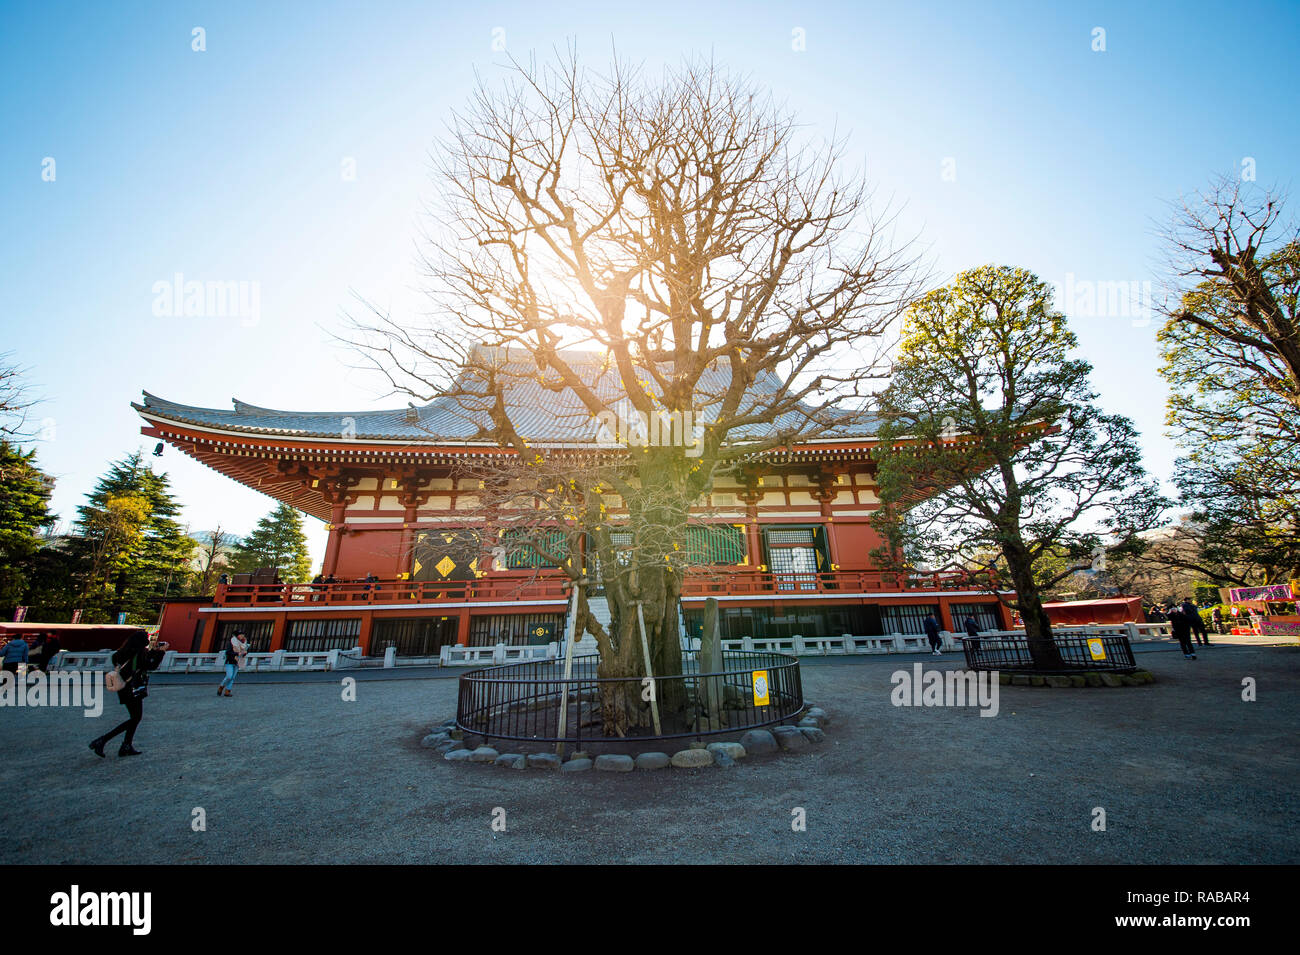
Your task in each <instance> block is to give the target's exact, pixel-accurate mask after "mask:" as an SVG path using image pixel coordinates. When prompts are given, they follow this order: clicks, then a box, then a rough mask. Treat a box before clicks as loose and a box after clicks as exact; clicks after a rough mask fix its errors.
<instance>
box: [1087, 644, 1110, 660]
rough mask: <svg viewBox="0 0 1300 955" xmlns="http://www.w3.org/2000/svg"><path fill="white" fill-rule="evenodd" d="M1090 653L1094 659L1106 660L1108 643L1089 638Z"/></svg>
mask: <svg viewBox="0 0 1300 955" xmlns="http://www.w3.org/2000/svg"><path fill="white" fill-rule="evenodd" d="M1088 653H1090V654H1091V655H1092V658H1093V659H1094V660H1104V659H1106V645H1105V644H1104V643H1102V642H1101V641H1100V640H1089V641H1088Z"/></svg>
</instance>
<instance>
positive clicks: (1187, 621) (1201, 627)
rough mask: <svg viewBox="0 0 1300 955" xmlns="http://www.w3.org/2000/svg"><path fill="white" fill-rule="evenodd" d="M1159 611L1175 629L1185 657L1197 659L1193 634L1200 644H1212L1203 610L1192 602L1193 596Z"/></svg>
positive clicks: (1175, 637)
mask: <svg viewBox="0 0 1300 955" xmlns="http://www.w3.org/2000/svg"><path fill="white" fill-rule="evenodd" d="M1159 611H1160V613H1161V615H1163V616H1164V618H1165V620H1167V621H1168V622H1169V629H1170V630H1172V631H1173V634H1174V639H1175V640H1177V641H1178V646H1179V647H1181V648H1182V651H1183V658H1184V659H1186V660H1195V659H1196V647H1195V646H1194V645H1193V644H1192V636H1193V635H1195V637H1196V643H1197V644H1199V645H1200V646H1203V647H1208V646H1209V645H1210V635H1209V633H1208V632H1207V631H1206V629H1205V622H1204V621H1203V620H1202V619H1201V611H1200V609H1199V608H1198V607H1197V606H1196V604H1195V603H1193V602H1192V598H1191V597H1184V598H1183V602H1182V603H1181V604H1172V603H1171V604H1170V605H1169V606H1167V607H1161V608H1159Z"/></svg>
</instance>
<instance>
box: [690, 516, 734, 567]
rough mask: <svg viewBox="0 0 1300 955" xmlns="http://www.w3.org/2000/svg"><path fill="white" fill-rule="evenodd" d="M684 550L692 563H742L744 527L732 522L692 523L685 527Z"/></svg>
mask: <svg viewBox="0 0 1300 955" xmlns="http://www.w3.org/2000/svg"><path fill="white" fill-rule="evenodd" d="M686 552H687V555H688V559H689V560H690V562H691V563H693V564H732V565H734V564H743V563H744V562H745V529H744V528H743V527H737V526H735V525H732V524H692V525H691V526H690V527H687V528H686Z"/></svg>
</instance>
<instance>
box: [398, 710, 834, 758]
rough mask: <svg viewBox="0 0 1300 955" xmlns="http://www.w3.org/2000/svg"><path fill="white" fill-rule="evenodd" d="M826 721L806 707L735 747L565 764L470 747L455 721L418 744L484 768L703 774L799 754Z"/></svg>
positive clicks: (699, 746)
mask: <svg viewBox="0 0 1300 955" xmlns="http://www.w3.org/2000/svg"><path fill="white" fill-rule="evenodd" d="M828 725H830V717H829V716H827V715H826V711H825V710H824V709H822V708H821V707H820V706H812V705H808V706H806V707H805V708H804V710H803V711H802V712H801V713H800V714H799V721H798V724H797V725H794V726H790V725H785V724H783V725H780V726H772V727H765V728H762V729H751V730H748V731H746V732H745V733H744V734H743V735H742V736H741V737H740V740H739V742H736V741H718V742H711V743H706V742H704V741H703V740H695V741H693V742H691V743H690V744H689V745H688V746H687V748H686V749H680V750H677V751H676V752H674V753H672V754H669V753H662V752H646V753H641V754H639V755H637V756H628V755H625V754H614V753H605V754H601V755H599V756H594V757H593V756H592V755H591V754H590V753H586V752H583V751H581V750H579V751H577V752H574V753H573V754H571V755H570V756H569V758H568V759H561V758H560V757H559V756H557V755H556V754H555V753H528V754H524V753H508V752H507V753H503V752H500V751H499V750H497V749H495V748H494V747H492V746H487V745H482V746H477V747H474V748H470V747H469V746H468V745H467V744H466V741H465V738H464V737H465V734H464V731H463V730H461V729H460V728H459V727H457V726H456V721H455V720H444V721H443V722H442V723H440V724H439V725H438V726H436V727H434V728H433V730H432V731H431V732H430V733H429V734H428V735H427V736H425V737H424V739H422V740H421V741H420V745H421V746H423V747H425V748H426V749H434V750H437V751H438V752H439V753H441V754H442V758H443V759H445V760H446V761H447V762H449V763H485V764H491V765H493V766H500V767H503V768H505V769H518V770H526V769H549V770H557V771H559V772H561V773H581V772H587V771H590V770H597V771H600V772H609V773H630V772H634V771H637V770H643V771H650V770H656V769H705V768H708V767H710V766H719V767H728V766H735V765H736V764H737V763H738V762H739V761H740V760H742V759H748V758H749V757H751V756H767V755H771V754H781V753H800V752H806V751H808V750H810V749H812V748H813V747H814V746H816V745H817V744H819V743H822V742H825V740H826V732H825V727H826V726H828Z"/></svg>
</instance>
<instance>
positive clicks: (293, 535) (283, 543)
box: [231, 504, 311, 583]
mask: <svg viewBox="0 0 1300 955" xmlns="http://www.w3.org/2000/svg"><path fill="white" fill-rule="evenodd" d="M231 566H232V567H233V569H234V570H235V572H236V573H252V572H253V571H255V570H257V569H259V568H262V567H273V568H275V572H276V573H277V574H279V575H280V578H281V579H282V580H284V581H285V583H302V582H303V581H306V580H309V579H310V578H311V557H310V555H309V554H308V552H307V535H306V534H304V533H303V531H302V515H300V514H299V513H298V512H297V511H296V510H294V509H293V508H292V507H290V506H289V505H288V504H281V505H279V506H278V507H276V509H275V510H273V511H272V512H271V513H270V514H268V515H266V517H264V518H262V519H261V520H260V521H258V522H257V527H255V528H254V529H253V532H252V533H251V534H249V535H248V536H247V537H245V538H244V539H243V540H242V541H240V543H239V544H238V545H237V546H236V547H235V552H234V554H233V557H232V560H231Z"/></svg>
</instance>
